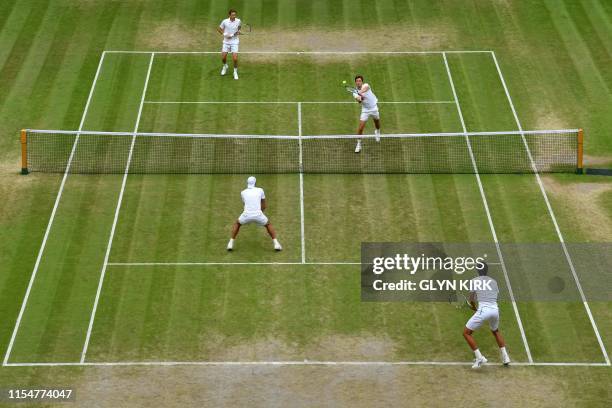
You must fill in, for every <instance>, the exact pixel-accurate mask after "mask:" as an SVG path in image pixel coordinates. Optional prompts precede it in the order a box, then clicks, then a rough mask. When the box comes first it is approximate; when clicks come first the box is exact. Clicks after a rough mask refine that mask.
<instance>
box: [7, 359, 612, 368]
mask: <svg viewBox="0 0 612 408" xmlns="http://www.w3.org/2000/svg"><path fill="white" fill-rule="evenodd" d="M471 365H472V362H468V361H324V360H321V361H319V360H287V361H112V362H82V363H78V362H67V363H8V364H6V366H8V367H66V366H68V367H72V366H75V367H83V366H85V367H88V366H89V367H124V366H238V367H240V366H365V367H367V366H443V367H444V366H448V367H450V366H465V367H469V366H471ZM486 366H491V367H501V366H502V364H501V363H488V364H486ZM486 366H485V368H484V369H485V370H486ZM513 366H518V367H606V368H607V367H608V365H607V364H605V363H589V362H584V363H579V362H568V363H566V362H551V363H546V362H543V363H528V362H516V363H511V364H510V369H511V368H512V367H513Z"/></svg>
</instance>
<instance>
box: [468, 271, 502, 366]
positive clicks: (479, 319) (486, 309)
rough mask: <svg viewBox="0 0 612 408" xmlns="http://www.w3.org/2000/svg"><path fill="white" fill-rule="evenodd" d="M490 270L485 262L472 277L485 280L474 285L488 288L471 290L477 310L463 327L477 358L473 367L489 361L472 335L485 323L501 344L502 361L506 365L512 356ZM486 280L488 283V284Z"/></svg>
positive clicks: (471, 299)
mask: <svg viewBox="0 0 612 408" xmlns="http://www.w3.org/2000/svg"><path fill="white" fill-rule="evenodd" d="M488 270H489V267H488V265H487V264H486V263H485V264H484V265H483V267H482V268H478V269H477V271H478V276H477V277H476V278H474V279H472V280H473V281H476V280H480V281H482V282H483V283H482V284H480V285H479V286H477V285H474V286H472V287H481V288H486V289H478V290H475V291H473V292H470V298H469V302H470V305H471V306H472V309H473V310H475V313H474V315H473V316H472V317H471V318H470V320H468V322H467V323H466V324H465V328H464V329H463V337H464V338H465V340H466V341H467V343H468V345H469V346H470V348H471V349H472V351H473V352H474V357H475V359H474V364H473V365H472V368H480V367H481V366H482V365H483V364H485V363H486V362H487V359H486V358H485V356H483V355H482V353H481V352H480V350H479V349H478V345H477V344H476V340H474V337H473V336H472V334H473V333H474V331H475V330H478V329H479V328H480V327H482V325H484V324H485V323H488V324H489V328H490V329H491V333H492V334H493V336H494V337H495V341H496V342H497V345H498V346H499V351H500V353H501V358H502V362H503V363H504V365H505V366H507V365H509V364H510V356H508V351H506V343H505V341H504V338H503V337H502V335H501V333H500V332H499V308H498V306H497V296H498V294H499V288H498V286H497V282H496V281H495V279H493V278H491V277H490V276H487V273H488ZM485 282H486V283H487V284H486V285H485ZM476 302H478V307H476Z"/></svg>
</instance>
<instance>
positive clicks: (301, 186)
mask: <svg viewBox="0 0 612 408" xmlns="http://www.w3.org/2000/svg"><path fill="white" fill-rule="evenodd" d="M297 112H298V138H299V147H300V235H301V238H302V263H306V238H305V234H304V231H305V229H304V172H303V171H302V170H303V164H302V104H301V103H300V102H298V104H297Z"/></svg>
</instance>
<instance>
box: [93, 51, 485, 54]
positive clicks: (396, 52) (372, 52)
mask: <svg viewBox="0 0 612 408" xmlns="http://www.w3.org/2000/svg"><path fill="white" fill-rule="evenodd" d="M105 52H107V53H112V54H151V53H153V52H154V53H155V54H159V55H169V54H170V55H180V54H186V55H198V54H203V55H207V54H209V55H218V54H220V52H219V51H157V50H155V51H154V50H150V51H142V50H136V51H130V50H107V51H105ZM492 52H493V51H491V50H463V51H462V50H443V51H241V52H240V54H272V55H274V54H278V55H302V54H304V55H336V54H338V55H368V54H372V55H376V54H389V55H393V54H398V55H402V54H405V55H411V54H412V55H429V54H430V55H436V54H438V55H441V54H443V53H446V54H484V53H489V54H490V53H492Z"/></svg>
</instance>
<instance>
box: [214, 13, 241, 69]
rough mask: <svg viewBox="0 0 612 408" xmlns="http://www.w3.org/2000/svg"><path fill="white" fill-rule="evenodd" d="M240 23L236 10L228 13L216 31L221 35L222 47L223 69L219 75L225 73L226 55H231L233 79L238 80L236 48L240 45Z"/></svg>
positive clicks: (226, 67)
mask: <svg viewBox="0 0 612 408" xmlns="http://www.w3.org/2000/svg"><path fill="white" fill-rule="evenodd" d="M241 24H242V23H241V21H240V19H239V18H238V17H237V12H236V10H233V9H232V10H230V11H229V17H228V18H226V19H225V20H223V21H222V22H221V24H220V25H219V27H217V31H218V32H219V33H220V34H221V35H223V46H222V48H221V61H223V68H221V75H225V74H226V73H227V69H228V66H227V53H228V52H231V53H232V60H233V61H234V79H238V46H239V44H240V38H239V36H240V27H241Z"/></svg>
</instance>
